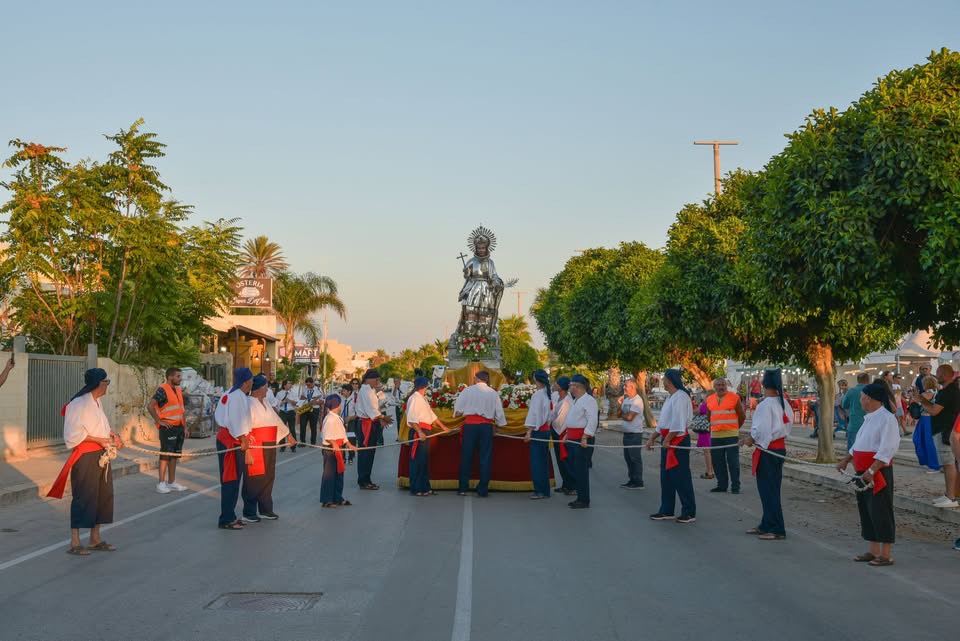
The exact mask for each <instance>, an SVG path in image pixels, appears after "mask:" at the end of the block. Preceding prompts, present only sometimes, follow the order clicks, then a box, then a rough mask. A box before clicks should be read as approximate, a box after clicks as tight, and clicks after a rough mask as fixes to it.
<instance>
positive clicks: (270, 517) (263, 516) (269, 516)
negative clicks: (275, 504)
mask: <svg viewBox="0 0 960 641" xmlns="http://www.w3.org/2000/svg"><path fill="white" fill-rule="evenodd" d="M260 518H261V519H267V520H268V521H276V520H277V519H279V518H280V515H279V514H277V513H276V512H261V513H260Z"/></svg>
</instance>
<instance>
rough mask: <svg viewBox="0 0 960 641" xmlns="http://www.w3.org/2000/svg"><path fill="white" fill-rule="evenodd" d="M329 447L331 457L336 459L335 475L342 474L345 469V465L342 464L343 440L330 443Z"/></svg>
mask: <svg viewBox="0 0 960 641" xmlns="http://www.w3.org/2000/svg"><path fill="white" fill-rule="evenodd" d="M330 446H331V447H333V455H334V456H335V457H336V458H337V474H343V471H344V470H346V469H347V464H346V463H344V462H343V439H342V438H338V439H337V440H335V441H330Z"/></svg>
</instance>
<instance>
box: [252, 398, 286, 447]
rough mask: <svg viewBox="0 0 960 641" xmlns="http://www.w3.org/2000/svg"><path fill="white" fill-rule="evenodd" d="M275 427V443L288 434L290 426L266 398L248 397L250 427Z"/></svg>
mask: <svg viewBox="0 0 960 641" xmlns="http://www.w3.org/2000/svg"><path fill="white" fill-rule="evenodd" d="M274 425H275V426H276V427H277V443H280V442H282V441H283V440H284V439H285V438H287V435H288V434H290V428H288V427H287V425H286V423H284V422H283V419H281V418H280V417H279V416H278V415H277V413H276V411H274V409H273V407H271V406H270V404H269V403H268V402H267V400H266V399H264V400H263V401H261V400H260V399H258V398H251V399H250V428H251V429H253V428H254V427H272V426H274Z"/></svg>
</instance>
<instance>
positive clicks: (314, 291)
mask: <svg viewBox="0 0 960 641" xmlns="http://www.w3.org/2000/svg"><path fill="white" fill-rule="evenodd" d="M273 309H274V311H275V312H276V314H277V320H278V321H280V323H281V324H282V325H283V327H284V336H283V347H284V350H285V353H286V354H293V350H294V345H295V343H296V333H297V332H300V333H302V334H304V335H306V337H307V340H308V342H310V343H311V344H314V345H316V344H318V343H319V342H320V335H321V331H320V327H319V326H318V325H317V323H316V321H314V320H313V318H312V317H313V315H314V314H316V313H318V312H320V311H322V310H324V309H332V310H333V311H335V312H336V313H337V315H339V316H340V318H346V314H347V308H346V306H344V304H343V301H341V300H340V297H339V295H338V293H337V283H336V282H335V281H334V280H333V279H332V278H330V277H329V276H320V275H318V274H314V273H313V272H307V273H306V274H303V275H300V276H298V275H296V274H293V273H290V272H284V273H282V274H280V276H278V277H277V279H276V280H275V281H274V289H273Z"/></svg>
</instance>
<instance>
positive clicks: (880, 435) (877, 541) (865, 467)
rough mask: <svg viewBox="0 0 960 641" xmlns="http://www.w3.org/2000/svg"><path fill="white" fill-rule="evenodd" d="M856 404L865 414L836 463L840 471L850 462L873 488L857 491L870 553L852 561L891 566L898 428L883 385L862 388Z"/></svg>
mask: <svg viewBox="0 0 960 641" xmlns="http://www.w3.org/2000/svg"><path fill="white" fill-rule="evenodd" d="M860 404H861V405H862V406H863V409H864V411H866V413H867V414H866V416H865V417H864V419H863V426H862V427H861V428H860V430H859V431H858V432H857V438H856V440H855V441H854V442H853V447H851V448H850V451H849V453H848V454H847V456H845V457H843V459H842V460H841V461H840V462H839V463H837V469H838V470H840V471H841V472H842V471H843V470H845V469H846V467H847V465H848V464H849V463H850V462H851V461H853V469H854V471H856V473H857V474H858V475H859V476H860V479H861V480H862V481H863V483H865V484H867V485H869V484H870V482H871V481H872V482H873V487H870V488H867V489H866V490H864V491H863V492H857V509H858V510H859V512H860V530H861V534H862V536H863V538H864V540H866V541H869V543H870V551H869V552H865V553H864V554H861V555H859V556H857V557H854V561H859V562H861V563H869V564H870V565H872V566H875V567H883V566H888V565H893V557H892V556H891V555H890V552H891V550H892V547H893V543H894V539H895V535H896V524H895V522H894V519H893V467H892V464H893V456H894V454H896V453H897V448H899V447H900V427H899V425H898V424H897V417H896V416H894V414H893V412H891V411H890V410H891V409H892V408H891V407H890V393H889V391H888V390H887V387H886V386H885V385H881V384H878V383H871V384H869V385H867V386H865V387H864V388H863V392H862V393H861V394H860Z"/></svg>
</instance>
